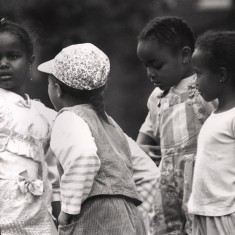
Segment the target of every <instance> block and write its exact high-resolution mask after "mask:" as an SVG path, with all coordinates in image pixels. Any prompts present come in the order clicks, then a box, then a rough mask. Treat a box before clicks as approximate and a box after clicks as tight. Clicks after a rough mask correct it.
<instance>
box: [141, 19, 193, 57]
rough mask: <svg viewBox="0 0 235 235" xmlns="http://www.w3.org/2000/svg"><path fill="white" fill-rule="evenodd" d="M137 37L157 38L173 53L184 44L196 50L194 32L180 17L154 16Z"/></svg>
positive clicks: (143, 38) (144, 38) (145, 38)
mask: <svg viewBox="0 0 235 235" xmlns="http://www.w3.org/2000/svg"><path fill="white" fill-rule="evenodd" d="M137 39H138V40H139V41H141V40H151V39H157V40H158V42H159V43H160V44H162V45H164V46H167V47H169V48H170V49H171V51H172V53H177V52H179V50H180V49H182V48H183V47H184V46H188V47H190V48H191V50H192V52H193V51H194V43H195V39H194V34H193V32H192V30H191V28H190V27H189V25H188V24H187V23H186V22H185V21H184V20H183V19H181V18H178V17H173V16H166V17H156V18H154V19H153V20H151V21H150V22H149V23H147V25H146V26H145V27H144V28H143V29H142V31H141V32H140V34H139V35H138V38H137Z"/></svg>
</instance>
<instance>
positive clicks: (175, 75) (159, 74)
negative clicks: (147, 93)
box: [137, 39, 184, 90]
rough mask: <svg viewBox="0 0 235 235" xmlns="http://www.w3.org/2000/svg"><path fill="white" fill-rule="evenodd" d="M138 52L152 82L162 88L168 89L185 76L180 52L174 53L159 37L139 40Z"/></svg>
mask: <svg viewBox="0 0 235 235" xmlns="http://www.w3.org/2000/svg"><path fill="white" fill-rule="evenodd" d="M137 54H138V57H139V59H140V60H141V62H142V63H143V64H144V65H145V67H146V69H147V75H148V77H149V78H150V80H151V82H152V83H153V84H154V85H155V86H157V87H159V88H160V89H161V90H168V89H169V88H170V87H172V86H175V85H176V84H177V83H178V82H179V81H180V80H182V79H183V78H184V72H183V67H182V57H181V55H180V53H178V54H173V53H172V51H171V50H170V48H168V47H166V46H164V45H160V44H159V43H158V40H157V39H151V40H141V41H139V43H138V46H137Z"/></svg>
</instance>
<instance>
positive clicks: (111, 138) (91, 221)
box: [38, 43, 158, 235]
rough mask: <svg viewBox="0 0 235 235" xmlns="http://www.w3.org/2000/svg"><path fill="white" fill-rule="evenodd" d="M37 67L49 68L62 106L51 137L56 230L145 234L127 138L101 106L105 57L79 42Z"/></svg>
mask: <svg viewBox="0 0 235 235" xmlns="http://www.w3.org/2000/svg"><path fill="white" fill-rule="evenodd" d="M38 69H39V70H40V71H42V72H45V73H49V86H48V92H49V96H50V99H51V101H52V103H53V105H54V107H55V108H56V109H57V110H61V111H60V113H59V115H58V116H57V118H56V120H55V123H54V126H53V130H52V135H51V142H50V147H51V149H52V151H53V152H54V153H55V155H56V157H57V159H58V162H59V164H58V169H59V172H60V176H61V213H60V215H59V233H60V234H81V235H82V234H87V235H88V234H93V235H94V234H99V235H106V234H113V235H114V234H116V235H123V234H128V235H144V234H146V231H145V227H144V223H143V219H142V217H141V215H140V213H139V211H138V209H137V207H136V206H138V205H140V204H141V199H140V196H139V194H138V192H137V189H136V186H135V182H134V179H133V168H132V161H131V152H130V147H129V145H128V142H127V138H126V136H125V135H124V133H123V131H122V130H121V129H120V127H119V126H118V125H117V124H116V122H115V121H114V120H113V119H112V118H111V117H110V116H108V115H107V114H106V113H105V111H104V104H103V91H104V88H105V84H106V81H107V78H108V74H109V70H110V63H109V59H108V57H107V56H106V55H105V54H104V53H103V52H102V51H101V50H99V49H98V48H97V47H95V46H94V45H92V44H90V43H84V44H77V45H72V46H69V47H66V48H64V49H63V50H62V51H61V52H60V53H59V54H58V55H57V56H56V57H55V58H54V59H53V60H51V61H48V62H45V63H43V64H42V65H40V66H39V67H38ZM143 174H144V172H143ZM157 175H158V174H157ZM142 178H145V176H142Z"/></svg>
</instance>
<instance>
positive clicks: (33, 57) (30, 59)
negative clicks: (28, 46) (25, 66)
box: [29, 55, 35, 65]
mask: <svg viewBox="0 0 235 235" xmlns="http://www.w3.org/2000/svg"><path fill="white" fill-rule="evenodd" d="M34 60H35V55H32V56H31V57H30V58H29V64H30V65H32V64H33V62H34Z"/></svg>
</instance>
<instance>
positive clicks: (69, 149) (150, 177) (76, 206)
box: [51, 111, 159, 216]
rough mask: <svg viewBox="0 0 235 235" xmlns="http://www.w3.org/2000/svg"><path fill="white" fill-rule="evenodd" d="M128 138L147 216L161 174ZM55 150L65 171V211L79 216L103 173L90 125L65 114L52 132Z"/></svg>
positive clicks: (63, 183)
mask: <svg viewBox="0 0 235 235" xmlns="http://www.w3.org/2000/svg"><path fill="white" fill-rule="evenodd" d="M78 130H79V131H78ZM126 137H127V140H128V143H129V145H130V149H131V154H132V161H133V174H134V175H133V177H134V180H135V183H136V186H137V190H138V192H139V193H140V195H141V197H142V200H143V204H142V205H141V206H139V209H140V211H141V212H142V213H143V215H144V216H146V215H147V213H148V211H149V210H150V208H151V206H152V205H153V200H154V197H155V194H156V190H157V189H156V185H157V180H158V178H159V170H158V168H157V167H156V166H155V164H154V163H153V162H152V160H151V159H150V158H149V157H148V156H147V155H146V154H145V153H144V152H143V151H142V150H141V149H140V148H139V146H138V145H137V144H136V143H135V142H134V141H133V140H132V139H131V138H130V137H128V136H126ZM51 149H52V151H53V152H54V154H55V155H56V157H57V159H58V161H59V163H60V164H61V166H62V168H63V170H64V172H63V174H62V175H61V179H60V188H61V210H62V211H63V212H66V213H68V214H79V213H80V209H81V204H82V203H83V202H84V200H86V199H87V197H88V195H89V193H90V191H91V188H92V184H93V181H94V178H95V177H96V175H97V173H98V171H99V169H100V159H99V157H98V156H97V147H96V144H95V142H94V138H93V137H92V134H91V131H90V129H89V127H88V125H87V124H86V122H85V121H84V120H83V119H82V118H81V117H79V116H77V115H76V114H74V113H72V112H69V111H64V112H63V113H61V114H60V115H59V116H58V117H57V119H56V120H55V123H54V127H53V130H52V135H51Z"/></svg>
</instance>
